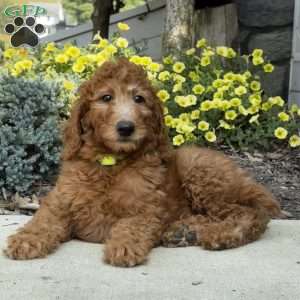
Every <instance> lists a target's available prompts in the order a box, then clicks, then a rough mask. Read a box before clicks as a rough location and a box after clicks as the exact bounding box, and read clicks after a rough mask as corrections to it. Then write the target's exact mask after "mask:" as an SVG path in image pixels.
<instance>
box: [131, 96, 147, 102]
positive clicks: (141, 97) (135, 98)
mask: <svg viewBox="0 0 300 300" xmlns="http://www.w3.org/2000/svg"><path fill="white" fill-rule="evenodd" d="M133 100H134V102H135V103H142V102H145V98H144V97H143V96H141V95H135V96H133Z"/></svg>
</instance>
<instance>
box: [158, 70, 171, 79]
mask: <svg viewBox="0 0 300 300" xmlns="http://www.w3.org/2000/svg"><path fill="white" fill-rule="evenodd" d="M170 78H171V74H170V72H168V71H163V72H160V73H159V74H158V79H159V80H160V81H166V80H169V79H170Z"/></svg>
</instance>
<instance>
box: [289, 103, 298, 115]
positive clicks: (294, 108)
mask: <svg viewBox="0 0 300 300" xmlns="http://www.w3.org/2000/svg"><path fill="white" fill-rule="evenodd" d="M298 109H299V107H298V105H297V104H295V103H294V104H292V106H291V108H290V112H291V113H297V111H298Z"/></svg>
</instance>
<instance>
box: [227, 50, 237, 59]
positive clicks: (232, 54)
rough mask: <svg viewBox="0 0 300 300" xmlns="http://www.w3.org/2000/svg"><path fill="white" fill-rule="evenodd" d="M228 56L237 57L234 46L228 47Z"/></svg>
mask: <svg viewBox="0 0 300 300" xmlns="http://www.w3.org/2000/svg"><path fill="white" fill-rule="evenodd" d="M227 57H228V58H234V57H236V52H235V51H234V50H233V49H232V48H228V53H227Z"/></svg>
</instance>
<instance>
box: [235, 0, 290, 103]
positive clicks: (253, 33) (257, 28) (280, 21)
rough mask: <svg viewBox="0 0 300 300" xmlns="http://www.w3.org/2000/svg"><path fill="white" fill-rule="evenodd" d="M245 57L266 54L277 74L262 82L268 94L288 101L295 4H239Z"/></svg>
mask: <svg viewBox="0 0 300 300" xmlns="http://www.w3.org/2000/svg"><path fill="white" fill-rule="evenodd" d="M236 2H237V8H238V18H239V30H240V45H241V51H242V53H250V52H252V50H253V49H255V48H261V49H263V50H264V52H265V54H266V55H267V57H268V59H269V60H270V61H271V62H272V63H273V64H274V66H275V70H274V72H273V73H272V74H270V75H269V76H266V78H263V86H264V89H265V91H266V92H267V93H268V94H270V95H274V96H275V95H281V96H283V97H285V98H287V95H288V85H289V68H290V59H291V55H292V38H293V20H294V4H295V3H294V2H295V0H236Z"/></svg>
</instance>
